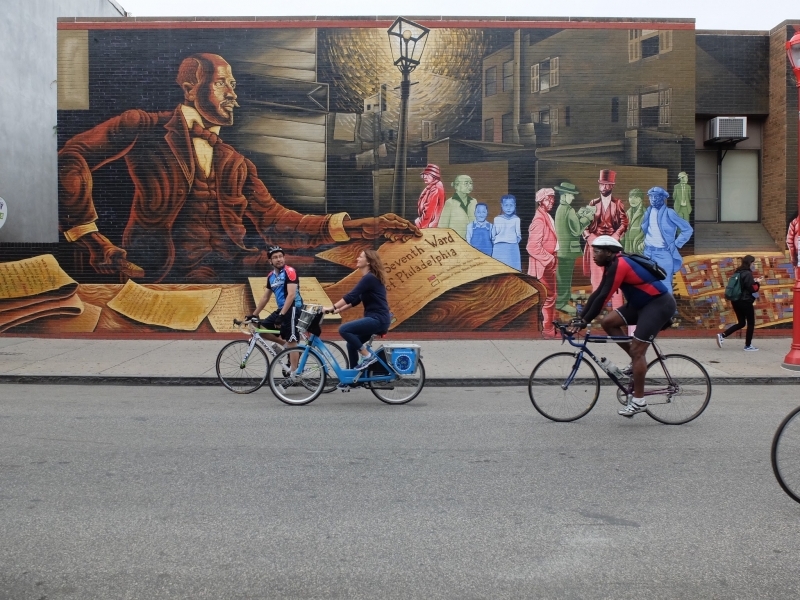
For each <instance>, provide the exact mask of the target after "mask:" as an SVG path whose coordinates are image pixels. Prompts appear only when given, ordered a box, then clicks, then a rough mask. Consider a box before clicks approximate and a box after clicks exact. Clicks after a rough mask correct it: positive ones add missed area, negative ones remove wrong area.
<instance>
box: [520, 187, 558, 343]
mask: <svg viewBox="0 0 800 600" xmlns="http://www.w3.org/2000/svg"><path fill="white" fill-rule="evenodd" d="M555 201H556V192H555V190H553V188H543V189H541V190H539V191H538V192H536V202H537V203H538V207H537V208H536V214H535V215H534V217H533V221H531V225H530V227H529V228H528V245H527V246H526V249H527V250H528V254H529V255H530V259H529V261H528V275H532V276H533V277H536V278H537V279H538V280H539V281H541V282H542V283H543V284H544V286H545V287H546V288H547V298H545V299H544V301H543V302H542V335H543V336H544V337H545V338H548V339H554V338H555V337H556V331H555V327H554V326H553V315H554V313H555V306H556V293H557V290H556V273H557V269H558V236H557V235H556V224H555V221H554V220H553V217H551V216H550V211H551V210H552V208H553V204H554V203H555Z"/></svg>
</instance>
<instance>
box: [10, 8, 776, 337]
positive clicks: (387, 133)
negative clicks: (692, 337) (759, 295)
mask: <svg viewBox="0 0 800 600" xmlns="http://www.w3.org/2000/svg"><path fill="white" fill-rule="evenodd" d="M275 25H276V24H274V23H273V24H269V26H264V27H257V26H255V25H253V26H252V27H251V28H247V27H239V26H237V27H231V26H221V27H218V28H197V27H196V26H195V25H192V24H191V23H189V24H187V23H186V22H183V23H175V24H174V27H173V28H157V29H148V28H147V25H146V24H144V23H142V24H138V25H137V27H138V28H134V29H124V30H123V29H116V28H115V24H114V23H113V22H109V23H106V24H96V27H93V28H92V29H80V26H79V25H77V24H61V26H60V27H61V29H60V31H59V48H60V52H62V53H66V52H67V51H69V52H70V54H69V60H70V61H71V62H70V64H71V68H70V70H69V72H70V73H73V74H74V73H83V74H84V75H85V77H84V78H83V79H81V78H80V77H76V78H75V80H74V81H68V80H65V79H64V78H61V76H60V80H59V87H60V90H61V88H62V87H63V88H64V91H63V93H62V92H61V91H60V94H59V98H60V102H61V103H60V105H59V111H58V149H59V152H58V160H59V189H58V200H59V227H60V235H61V243H60V247H59V251H58V253H57V254H55V255H45V256H36V257H31V258H30V259H27V260H24V261H16V262H13V263H9V262H6V263H0V331H1V332H5V333H8V334H22V333H26V332H27V333H37V332H38V333H59V332H65V333H66V332H69V333H94V334H98V335H104V334H105V335H108V334H111V333H114V334H126V335H148V334H152V333H161V332H193V333H209V334H211V333H214V332H227V331H230V330H231V320H232V319H233V317H241V316H243V315H244V314H248V313H249V312H250V311H252V310H253V308H254V306H255V304H256V302H257V300H258V298H260V296H261V290H262V289H263V278H264V277H265V276H266V274H267V272H268V269H269V268H270V265H269V262H268V259H267V256H266V248H267V246H269V245H273V244H278V245H281V246H282V247H283V248H284V249H285V250H286V252H287V263H288V264H290V265H292V266H293V267H294V268H295V269H296V270H297V271H298V272H299V273H300V275H301V281H302V285H303V297H304V298H316V299H317V300H318V301H319V303H324V304H330V303H331V302H330V301H331V300H333V301H335V300H338V298H339V297H340V295H341V294H342V293H343V291H348V290H349V289H350V287H351V279H352V277H353V276H352V271H353V269H354V268H355V259H356V257H357V256H358V254H359V253H360V251H361V250H362V249H364V248H367V247H369V248H376V249H377V250H378V252H379V254H380V255H381V256H382V257H383V259H384V262H385V264H386V266H387V270H388V272H389V275H390V285H389V301H390V305H391V308H392V311H393V313H394V315H395V321H394V322H393V324H392V328H393V329H395V330H398V331H470V332H476V333H480V332H484V333H486V334H490V333H491V332H493V331H530V332H531V335H537V333H536V332H540V334H541V335H544V336H545V337H548V336H552V334H553V330H552V327H551V326H550V321H551V320H552V319H554V318H559V319H562V320H564V319H567V318H569V317H570V316H572V315H574V314H575V312H576V311H577V310H579V309H580V305H581V303H582V302H583V301H584V300H585V298H586V297H587V296H588V294H589V293H591V290H592V288H593V287H594V286H595V285H597V282H598V281H599V274H598V273H596V272H595V270H596V269H597V267H596V266H595V265H594V263H593V262H592V261H591V256H590V253H591V248H590V247H589V246H588V245H587V244H588V243H590V242H591V240H592V239H593V237H595V236H597V235H602V234H606V233H607V234H611V235H614V236H615V237H617V238H618V239H620V240H621V241H622V242H623V244H625V247H626V249H627V250H629V251H632V252H640V253H642V254H646V255H650V256H653V257H654V258H656V260H658V261H659V262H663V263H664V266H665V268H666V267H669V268H666V270H667V271H668V272H669V273H670V276H671V277H672V274H673V273H674V274H675V275H674V279H675V281H673V283H674V286H675V287H674V289H675V293H676V295H677V296H678V297H679V298H681V297H682V298H683V299H685V300H686V301H687V302H690V305H689V304H687V307H688V308H687V309H686V310H687V312H686V315H685V318H683V319H682V324H683V326H689V327H696V326H702V324H703V321H702V320H700V321H696V320H693V316H692V315H693V314H694V313H692V311H693V310H695V311H697V310H700V311H703V310H706V308H707V307H706V305H705V304H703V303H700V304H698V298H697V294H693V293H692V292H691V291H690V290H691V289H692V288H691V285H689V284H687V283H686V282H687V281H689V280H690V279H691V273H692V272H693V271H692V270H691V269H689V270H688V271H687V265H694V264H695V262H697V260H694V259H697V257H692V256H683V257H682V256H681V254H686V253H687V251H688V253H689V254H690V253H691V248H692V246H693V241H692V235H693V229H692V213H691V211H692V205H691V202H692V197H691V182H692V179H693V176H694V142H693V137H694V97H695V90H694V82H695V77H694V69H695V55H694V53H695V41H694V31H693V30H692V29H691V28H687V27H686V26H685V25H681V26H676V28H674V29H673V28H670V29H667V28H665V27H666V26H665V25H664V24H663V23H662V24H654V25H653V26H654V27H660V29H658V28H657V29H619V28H610V27H607V25H604V24H603V23H600V22H598V23H596V24H594V25H596V26H595V27H590V28H588V29H587V28H582V29H569V28H564V29H546V28H535V27H526V28H510V27H508V26H507V24H502V25H501V26H498V27H491V26H487V27H483V28H477V27H474V28H447V27H438V28H432V29H431V31H430V33H429V38H428V40H427V44H426V47H425V54H424V55H423V57H422V61H421V64H420V65H419V67H417V69H416V70H415V71H414V72H413V73H412V81H413V83H414V85H413V86H412V87H411V97H410V101H409V105H408V120H407V123H408V143H407V147H406V148H405V149H403V148H398V131H397V129H398V126H399V122H400V110H401V108H402V105H401V102H400V96H399V94H400V92H399V89H398V86H399V83H400V77H401V75H400V73H399V71H398V70H397V68H396V67H395V66H394V64H393V59H392V55H391V51H390V47H389V45H388V43H387V40H386V28H375V27H350V26H348V27H344V26H330V27H316V28H313V27H304V26H300V27H283V28H282V27H275ZM76 39H77V40H84V41H86V42H87V43H86V44H85V45H84V46H81V45H80V44H77V45H75V44H71V42H73V41H74V40H76ZM587 44H593V45H594V47H595V51H593V52H591V53H588V54H587V52H586V51H585V48H586V45H587ZM76 47H77V48H82V47H85V48H86V50H85V51H84V52H76V51H75V50H74V48H76ZM398 151H401V152H402V151H404V152H406V153H407V161H408V169H407V176H406V186H405V193H404V194H402V195H401V196H399V197H398V196H397V195H396V194H394V195H393V193H392V187H393V186H392V184H393V178H394V164H395V157H396V153H397V152H398ZM670 188H671V189H672V193H671V194H670V193H669V192H668V191H667V190H669V189H670ZM587 248H588V250H587ZM701 258H702V257H701ZM698 260H699V259H698ZM709 260H712V261H713V260H714V259H709ZM701 262H702V261H701ZM703 264H705V263H703ZM692 268H694V267H692ZM722 287H724V285H723V286H722ZM619 301H620V299H618V298H614V299H612V304H613V305H616V304H617V303H618V302H619ZM679 305H680V302H679ZM267 310H269V307H268V309H267ZM352 312H354V313H355V312H358V311H352ZM355 316H357V315H351V314H350V313H346V314H345V315H344V317H345V318H354V317H355ZM779 320H780V319H779Z"/></svg>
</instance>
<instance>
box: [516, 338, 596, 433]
mask: <svg viewBox="0 0 800 600" xmlns="http://www.w3.org/2000/svg"><path fill="white" fill-rule="evenodd" d="M573 369H576V371H575V376H574V377H573V378H572V380H571V381H569V383H567V380H568V379H569V378H570V376H571V375H572V371H573ZM528 395H529V396H530V397H531V402H532V403H533V407H534V408H535V409H536V410H538V411H539V414H541V415H542V416H543V417H547V418H548V419H550V420H551V421H559V422H569V421H576V420H577V419H580V418H581V417H582V416H584V415H585V414H586V413H588V412H589V411H590V410H592V407H594V405H595V404H596V403H597V398H598V397H599V396H600V378H599V377H598V375H597V371H596V370H595V368H594V367H593V366H592V365H591V364H590V363H589V361H588V360H586V358H584V357H581V358H580V361H578V360H577V359H576V356H575V355H574V354H572V353H570V352H558V353H556V354H552V355H550V356H548V357H547V358H545V359H543V360H542V361H540V362H539V364H538V365H536V366H535V367H534V368H533V372H532V373H531V376H530V379H529V380H528Z"/></svg>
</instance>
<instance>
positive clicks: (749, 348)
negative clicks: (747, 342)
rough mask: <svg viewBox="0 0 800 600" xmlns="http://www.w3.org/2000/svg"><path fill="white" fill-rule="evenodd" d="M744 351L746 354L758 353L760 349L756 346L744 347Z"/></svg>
mask: <svg viewBox="0 0 800 600" xmlns="http://www.w3.org/2000/svg"><path fill="white" fill-rule="evenodd" d="M744 351H745V352H758V348H756V347H755V346H745V347H744Z"/></svg>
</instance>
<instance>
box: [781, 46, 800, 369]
mask: <svg viewBox="0 0 800 600" xmlns="http://www.w3.org/2000/svg"><path fill="white" fill-rule="evenodd" d="M786 54H787V55H788V56H789V63H791V65H792V69H793V70H794V78H795V82H796V83H797V95H798V109H799V110H800V32H797V33H795V34H794V37H792V39H790V40H789V41H788V42H786ZM797 131H798V134H800V112H798V119H797ZM797 143H798V153H797V155H798V156H797V158H798V170H797V180H798V189H797V210H798V213H799V214H800V136H799V137H798V140H797ZM798 218H800V217H798ZM792 321H793V326H792V347H791V349H790V350H789V353H788V354H787V355H786V358H784V359H783V365H782V366H783V367H784V368H786V369H791V370H793V371H800V278H795V282H794V300H793V308H792Z"/></svg>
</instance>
